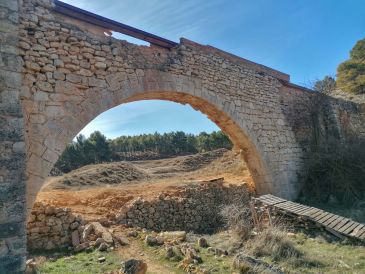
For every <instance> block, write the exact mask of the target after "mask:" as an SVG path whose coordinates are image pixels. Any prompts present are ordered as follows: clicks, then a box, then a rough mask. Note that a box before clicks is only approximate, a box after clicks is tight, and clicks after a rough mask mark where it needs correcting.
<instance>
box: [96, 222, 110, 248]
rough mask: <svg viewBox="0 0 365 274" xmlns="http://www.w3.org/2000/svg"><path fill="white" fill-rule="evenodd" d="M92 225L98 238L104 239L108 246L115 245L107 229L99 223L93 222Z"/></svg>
mask: <svg viewBox="0 0 365 274" xmlns="http://www.w3.org/2000/svg"><path fill="white" fill-rule="evenodd" d="M91 225H92V226H93V229H94V232H95V234H96V235H97V236H98V237H101V238H103V240H104V241H105V242H106V243H108V244H112V243H113V236H112V234H111V233H110V232H109V231H108V230H107V229H106V228H105V227H103V226H102V225H101V224H100V223H98V222H92V223H91Z"/></svg>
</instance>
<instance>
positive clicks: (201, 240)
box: [198, 238, 209, 248]
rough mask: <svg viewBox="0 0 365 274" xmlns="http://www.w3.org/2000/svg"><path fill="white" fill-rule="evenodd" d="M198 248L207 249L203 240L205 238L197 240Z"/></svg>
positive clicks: (206, 243) (205, 240) (206, 244)
mask: <svg viewBox="0 0 365 274" xmlns="http://www.w3.org/2000/svg"><path fill="white" fill-rule="evenodd" d="M198 246H199V247H203V248H207V247H209V245H208V242H207V239H205V238H199V239H198Z"/></svg>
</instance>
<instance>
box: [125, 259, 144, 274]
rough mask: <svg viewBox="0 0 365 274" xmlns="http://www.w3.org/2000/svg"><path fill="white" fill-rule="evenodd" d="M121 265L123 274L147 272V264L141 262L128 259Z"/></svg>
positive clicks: (142, 273)
mask: <svg viewBox="0 0 365 274" xmlns="http://www.w3.org/2000/svg"><path fill="white" fill-rule="evenodd" d="M122 265H123V267H122V271H123V273H124V274H145V273H146V272H147V264H146V263H145V262H144V261H142V260H136V259H130V260H128V261H125V262H123V263H122Z"/></svg>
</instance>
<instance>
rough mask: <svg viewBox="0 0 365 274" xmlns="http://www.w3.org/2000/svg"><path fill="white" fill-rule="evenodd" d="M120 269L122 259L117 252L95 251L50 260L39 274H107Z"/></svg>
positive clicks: (41, 265)
mask: <svg viewBox="0 0 365 274" xmlns="http://www.w3.org/2000/svg"><path fill="white" fill-rule="evenodd" d="M99 257H105V258H106V260H105V262H103V263H99V262H98V258H99ZM120 268H121V259H120V257H119V256H118V254H117V253H116V252H100V251H97V250H94V251H92V252H90V253H87V252H81V253H77V254H75V255H70V256H66V257H60V258H57V259H48V260H46V261H45V262H43V263H41V264H40V265H39V266H38V271H37V273H40V274H41V273H47V274H49V273H50V274H76V273H77V274H89V273H105V272H107V271H112V270H117V269H120Z"/></svg>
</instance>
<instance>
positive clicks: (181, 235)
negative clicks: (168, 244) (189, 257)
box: [159, 231, 186, 241]
mask: <svg viewBox="0 0 365 274" xmlns="http://www.w3.org/2000/svg"><path fill="white" fill-rule="evenodd" d="M159 235H160V237H162V238H163V239H164V240H179V241H185V240H186V232H185V231H165V232H161V233H160V234H159Z"/></svg>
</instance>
